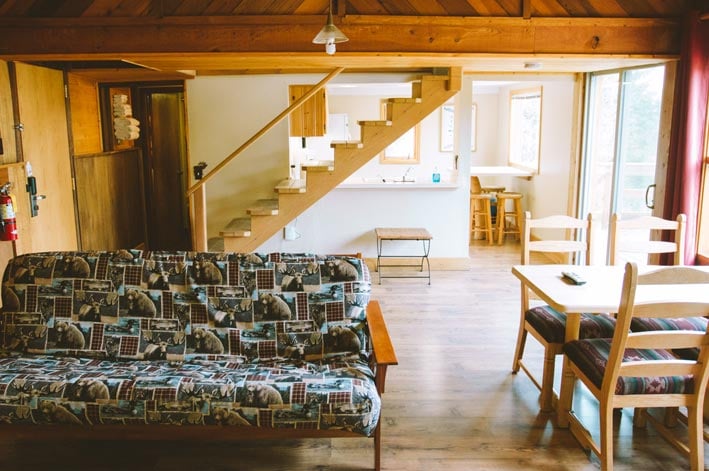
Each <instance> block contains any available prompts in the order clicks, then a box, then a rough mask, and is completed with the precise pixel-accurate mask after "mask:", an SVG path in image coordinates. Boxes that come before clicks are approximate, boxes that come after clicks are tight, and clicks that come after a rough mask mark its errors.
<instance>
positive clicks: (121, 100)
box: [113, 93, 128, 104]
mask: <svg viewBox="0 0 709 471" xmlns="http://www.w3.org/2000/svg"><path fill="white" fill-rule="evenodd" d="M113 103H118V104H125V103H128V95H123V94H121V93H118V94H116V95H113Z"/></svg>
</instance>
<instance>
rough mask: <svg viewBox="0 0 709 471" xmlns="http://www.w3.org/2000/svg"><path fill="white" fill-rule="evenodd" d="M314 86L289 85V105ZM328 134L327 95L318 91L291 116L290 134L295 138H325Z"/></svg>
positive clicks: (323, 91) (322, 91)
mask: <svg viewBox="0 0 709 471" xmlns="http://www.w3.org/2000/svg"><path fill="white" fill-rule="evenodd" d="M311 88H313V86H312V85H289V86H288V94H289V97H290V101H289V104H293V103H294V102H295V101H296V100H298V99H299V98H300V97H302V96H303V95H305V94H306V93H307V92H308V91H309V90H310V89H311ZM326 132H327V95H326V93H325V90H324V89H322V90H320V91H318V92H317V93H316V94H315V95H313V96H312V97H310V98H309V99H308V100H307V101H306V102H305V103H303V104H302V105H301V106H299V107H298V108H297V109H296V110H294V111H293V112H292V113H291V114H290V132H289V135H290V136H293V137H313V136H324V135H325V133H326Z"/></svg>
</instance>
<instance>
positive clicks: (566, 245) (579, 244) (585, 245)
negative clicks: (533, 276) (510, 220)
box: [522, 211, 593, 265]
mask: <svg viewBox="0 0 709 471" xmlns="http://www.w3.org/2000/svg"><path fill="white" fill-rule="evenodd" d="M524 216H525V217H524V222H523V225H524V230H523V231H522V232H523V236H522V265H529V264H530V254H531V253H532V252H545V253H560V254H564V255H566V257H567V259H569V258H572V257H573V256H575V255H576V254H583V255H584V263H585V264H586V265H588V264H589V263H590V260H591V239H592V238H591V233H592V232H593V231H592V227H593V215H592V214H590V213H589V215H588V217H587V218H586V219H579V218H574V217H571V216H566V215H554V216H547V217H543V218H539V219H532V215H531V213H530V212H529V211H527V212H525V215H524ZM532 229H543V230H544V232H545V233H546V232H547V231H546V230H547V229H550V230H555V234H556V233H558V232H559V231H563V233H564V235H563V236H561V235H555V236H554V238H551V237H548V238H544V239H541V240H540V239H537V240H532ZM566 263H569V262H566Z"/></svg>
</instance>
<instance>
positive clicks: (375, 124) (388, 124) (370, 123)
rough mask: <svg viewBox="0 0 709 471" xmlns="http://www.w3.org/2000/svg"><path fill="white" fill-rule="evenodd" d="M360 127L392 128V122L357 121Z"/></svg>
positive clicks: (386, 120)
mask: <svg viewBox="0 0 709 471" xmlns="http://www.w3.org/2000/svg"><path fill="white" fill-rule="evenodd" d="M357 124H359V125H360V126H391V124H392V122H391V120H388V119H378V120H365V121H357Z"/></svg>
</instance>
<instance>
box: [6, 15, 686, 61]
mask: <svg viewBox="0 0 709 471" xmlns="http://www.w3.org/2000/svg"><path fill="white" fill-rule="evenodd" d="M322 24H324V17H323V16H320V15H312V16H311V15H304V16H298V17H297V18H296V17H293V16H257V17H199V18H197V17H180V18H175V17H171V18H163V19H156V18H89V19H85V18H77V19H20V18H12V19H8V18H0V58H2V59H6V60H18V59H19V58H20V57H23V58H27V57H31V56H35V55H44V56H47V55H48V56H56V57H57V58H58V57H61V56H68V55H86V56H91V55H94V54H103V55H106V56H114V57H123V56H125V55H127V54H142V53H148V54H157V53H183V54H189V53H214V52H220V53H284V54H287V53H317V52H320V51H321V49H322V47H321V46H319V45H316V44H312V38H313V37H314V36H315V35H316V34H317V32H318V31H319V30H320V27H321V26H322ZM337 25H338V27H340V28H341V29H342V30H343V32H344V33H345V34H346V35H347V36H348V37H349V38H350V40H349V41H348V42H346V43H342V44H339V45H338V48H337V49H338V54H339V53H340V52H350V53H369V54H376V53H409V54H417V53H423V54H438V53H450V54H457V53H460V54H470V53H498V54H505V53H514V54H627V55H649V56H652V55H673V54H678V53H679V38H680V24H679V21H678V20H672V19H651V18H647V19H646V18H642V19H640V18H542V17H533V18H530V19H524V18H489V17H456V18H450V17H410V16H409V17H406V16H405V17H401V16H398V17H391V16H361V15H350V16H345V17H343V18H341V19H340V21H338V22H337ZM322 54H323V55H325V53H324V51H322Z"/></svg>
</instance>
